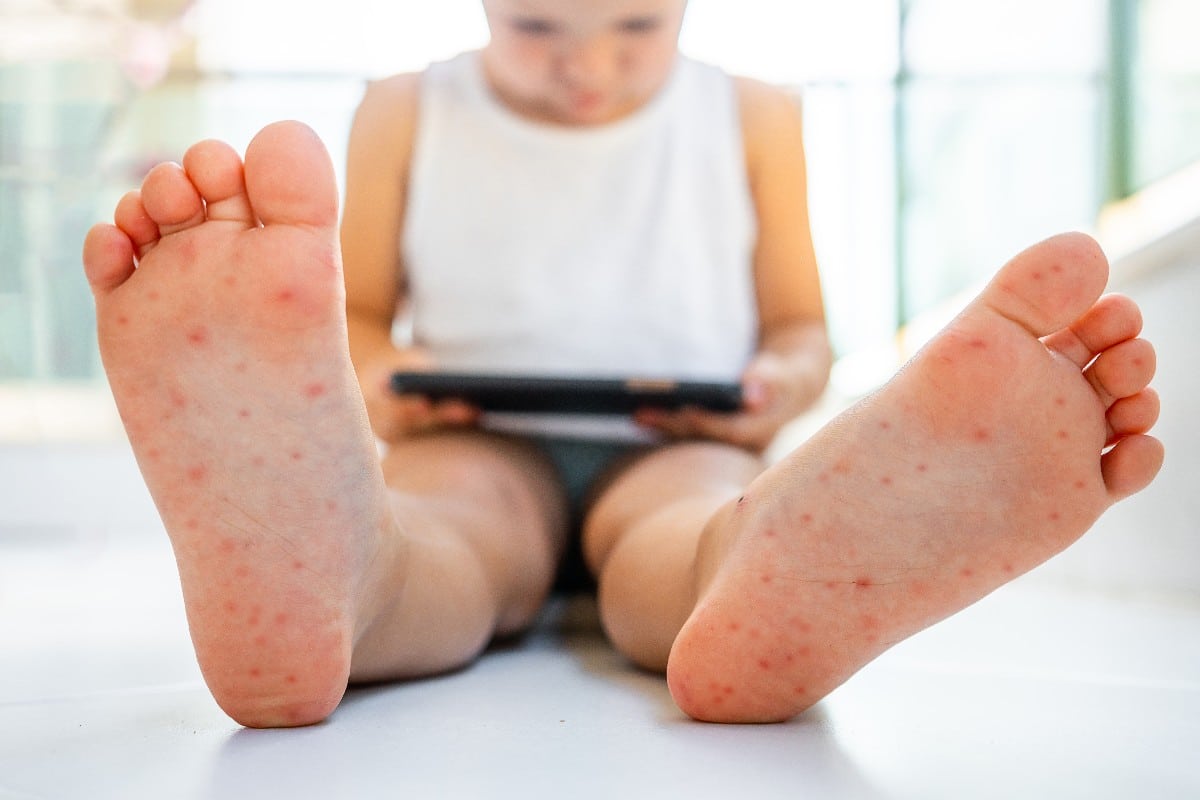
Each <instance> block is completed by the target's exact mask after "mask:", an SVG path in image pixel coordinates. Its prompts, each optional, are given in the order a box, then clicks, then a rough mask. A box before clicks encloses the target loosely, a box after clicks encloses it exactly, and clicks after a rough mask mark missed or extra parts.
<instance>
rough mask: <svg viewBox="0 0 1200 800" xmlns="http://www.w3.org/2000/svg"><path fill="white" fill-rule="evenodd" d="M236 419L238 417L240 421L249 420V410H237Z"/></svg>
mask: <svg viewBox="0 0 1200 800" xmlns="http://www.w3.org/2000/svg"><path fill="white" fill-rule="evenodd" d="M238 417H240V418H241V419H250V409H248V408H239V409H238Z"/></svg>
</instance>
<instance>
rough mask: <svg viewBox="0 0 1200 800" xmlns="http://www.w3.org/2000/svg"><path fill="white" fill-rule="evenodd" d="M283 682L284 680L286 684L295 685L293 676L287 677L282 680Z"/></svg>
mask: <svg viewBox="0 0 1200 800" xmlns="http://www.w3.org/2000/svg"><path fill="white" fill-rule="evenodd" d="M284 680H286V681H287V682H288V683H295V682H296V676H295V675H288V676H287V677H286V678H284Z"/></svg>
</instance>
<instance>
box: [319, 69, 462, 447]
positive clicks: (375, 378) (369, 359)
mask: <svg viewBox="0 0 1200 800" xmlns="http://www.w3.org/2000/svg"><path fill="white" fill-rule="evenodd" d="M419 80H420V76H419V75H415V74H412V75H397V76H395V77H392V78H388V79H386V80H383V81H378V82H376V83H372V84H370V85H369V86H368V88H367V92H366V94H365V95H364V97H363V100H362V103H361V104H360V105H359V108H358V111H357V113H356V114H355V117H354V124H353V126H352V128H351V131H350V143H349V148H348V152H347V160H346V201H345V208H344V210H343V214H342V231H341V238H342V260H343V265H344V270H345V279H346V317H347V325H348V327H349V334H350V358H351V361H352V362H353V363H354V369H355V372H356V373H357V374H358V380H359V385H360V386H361V388H362V392H363V399H364V400H365V401H366V406H367V414H368V416H369V417H370V420H371V427H372V429H373V430H374V431H375V434H376V435H377V436H379V437H380V438H381V439H384V440H385V441H394V440H396V439H398V438H400V437H402V436H404V435H406V434H408V433H411V432H414V431H417V430H427V429H430V428H434V427H440V426H443V425H463V424H470V423H471V422H473V421H474V419H475V418H476V417H477V412H476V411H475V410H474V409H472V408H470V407H469V406H467V405H466V404H464V403H461V402H457V401H444V402H440V403H436V404H434V403H430V402H429V401H428V400H426V399H424V398H421V397H412V396H408V397H397V396H396V395H395V394H394V393H393V392H392V391H391V388H390V386H389V378H390V377H391V373H392V372H393V371H394V370H397V369H413V368H423V367H429V366H431V364H430V360H429V358H428V356H427V355H426V354H425V353H424V352H423V351H421V350H420V349H419V348H415V347H408V348H397V347H396V346H395V344H394V343H393V341H392V325H393V322H394V319H395V315H396V309H397V307H398V306H399V305H400V303H401V302H402V301H403V299H404V293H405V289H404V270H403V264H402V260H401V254H400V238H401V231H402V227H403V223H404V212H405V195H406V187H407V180H408V169H409V164H410V162H411V158H412V147H413V139H414V135H415V130H416V114H417V99H418V91H419Z"/></svg>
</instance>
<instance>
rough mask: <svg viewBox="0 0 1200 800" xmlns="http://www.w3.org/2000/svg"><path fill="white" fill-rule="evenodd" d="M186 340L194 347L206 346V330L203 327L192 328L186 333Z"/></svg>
mask: <svg viewBox="0 0 1200 800" xmlns="http://www.w3.org/2000/svg"><path fill="white" fill-rule="evenodd" d="M187 340H188V341H189V342H191V343H192V344H194V345H196V346H200V345H203V344H206V343H207V342H208V329H207V328H204V327H203V326H202V327H199V328H192V329H191V330H190V331H188V334H187Z"/></svg>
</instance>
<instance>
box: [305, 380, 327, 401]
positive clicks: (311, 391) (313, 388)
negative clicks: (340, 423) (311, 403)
mask: <svg viewBox="0 0 1200 800" xmlns="http://www.w3.org/2000/svg"><path fill="white" fill-rule="evenodd" d="M325 391H326V390H325V384H323V383H310V384H308V385H307V386H305V387H304V396H305V397H313V398H316V397H320V396H321V395H323V394H325Z"/></svg>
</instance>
